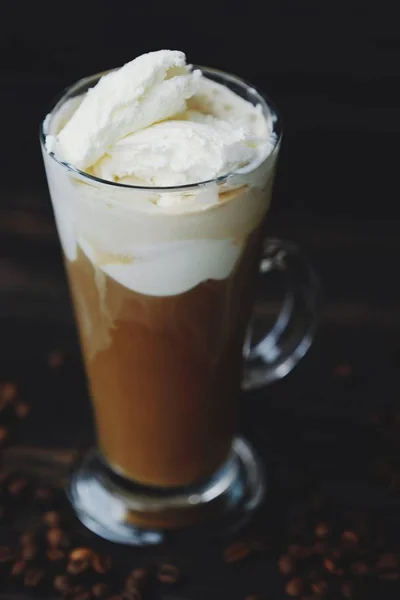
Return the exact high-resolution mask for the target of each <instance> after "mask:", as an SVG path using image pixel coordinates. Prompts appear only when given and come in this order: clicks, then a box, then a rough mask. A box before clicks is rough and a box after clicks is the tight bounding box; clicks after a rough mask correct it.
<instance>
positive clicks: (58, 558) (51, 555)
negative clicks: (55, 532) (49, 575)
mask: <svg viewBox="0 0 400 600" xmlns="http://www.w3.org/2000/svg"><path fill="white" fill-rule="evenodd" d="M46 557H47V560H48V561H49V562H51V563H57V562H60V563H61V562H62V561H64V560H65V559H66V554H65V552H63V551H62V550H59V549H58V548H50V550H47V552H46Z"/></svg>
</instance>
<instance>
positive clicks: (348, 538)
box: [340, 531, 360, 547]
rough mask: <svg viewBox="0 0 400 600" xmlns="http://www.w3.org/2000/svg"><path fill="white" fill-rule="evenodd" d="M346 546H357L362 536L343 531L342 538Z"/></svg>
mask: <svg viewBox="0 0 400 600" xmlns="http://www.w3.org/2000/svg"><path fill="white" fill-rule="evenodd" d="M340 537H341V538H342V540H343V542H344V544H345V545H346V546H350V547H351V546H356V545H357V544H358V542H359V540H360V536H359V535H358V533H356V532H355V531H343V533H342V535H341V536H340Z"/></svg>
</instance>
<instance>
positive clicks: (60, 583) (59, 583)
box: [53, 575, 71, 594]
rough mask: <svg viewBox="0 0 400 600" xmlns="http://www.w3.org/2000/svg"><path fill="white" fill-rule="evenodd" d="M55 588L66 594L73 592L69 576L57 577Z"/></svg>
mask: <svg viewBox="0 0 400 600" xmlns="http://www.w3.org/2000/svg"><path fill="white" fill-rule="evenodd" d="M53 587H54V589H55V590H57V592H61V593H62V594H65V593H66V592H69V591H70V590H71V581H70V578H69V577H68V575H57V576H56V577H54V581H53Z"/></svg>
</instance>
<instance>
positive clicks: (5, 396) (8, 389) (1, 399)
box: [0, 381, 18, 407]
mask: <svg viewBox="0 0 400 600" xmlns="http://www.w3.org/2000/svg"><path fill="white" fill-rule="evenodd" d="M17 393H18V390H17V386H16V384H15V383H13V382H11V381H6V382H4V383H0V407H1V406H4V404H8V403H9V402H12V401H13V400H15V398H16V397H17Z"/></svg>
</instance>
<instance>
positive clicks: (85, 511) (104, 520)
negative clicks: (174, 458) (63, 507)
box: [68, 438, 265, 546]
mask: <svg viewBox="0 0 400 600" xmlns="http://www.w3.org/2000/svg"><path fill="white" fill-rule="evenodd" d="M264 494H265V479H264V473H263V469H262V465H261V463H260V461H259V458H258V456H257V454H256V453H255V451H254V450H253V448H252V447H251V445H250V444H249V443H248V442H247V441H246V440H244V439H243V438H236V439H235V440H234V442H233V445H232V453H231V456H230V458H229V459H228V460H227V462H226V463H225V464H224V465H223V467H221V468H220V469H219V470H218V472H217V473H215V474H214V476H213V477H212V478H211V479H210V480H209V481H207V482H203V483H202V484H201V485H199V486H191V487H190V488H189V487H188V488H179V489H176V488H175V489H173V490H172V489H168V488H167V489H166V488H162V489H161V488H151V487H144V486H140V485H137V484H133V483H132V482H130V481H128V480H126V479H124V478H122V477H120V476H119V475H116V474H115V473H114V472H112V471H110V469H109V468H108V467H107V466H105V464H104V462H103V461H102V460H101V458H100V457H99V455H98V453H97V451H96V450H91V451H89V452H88V453H87V454H86V455H85V456H84V458H83V460H81V461H80V463H79V464H78V465H77V467H76V468H75V470H74V472H73V473H72V476H71V478H70V481H69V485H68V495H69V498H70V500H71V503H72V506H73V507H74V509H75V512H76V514H77V516H78V518H79V519H80V521H81V522H82V523H83V524H84V525H86V527H88V528H89V529H90V530H91V531H93V532H94V533H97V534H98V535H100V536H101V537H103V538H105V539H107V540H110V541H112V542H118V543H122V544H129V545H133V546H143V545H151V544H161V543H163V542H165V541H166V539H167V537H168V538H169V537H170V536H172V535H173V536H179V535H187V534H189V535H191V536H192V535H200V536H204V535H205V536H207V535H221V534H222V535H223V534H228V533H232V532H233V531H236V530H238V529H239V528H240V527H242V526H243V525H244V524H245V523H247V521H248V519H249V517H250V516H251V514H252V513H253V512H254V511H255V509H256V508H257V507H258V506H259V505H260V503H261V502H262V500H263V498H264Z"/></svg>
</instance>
